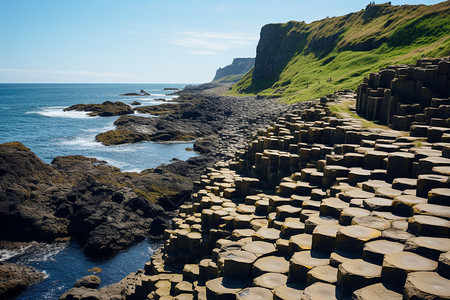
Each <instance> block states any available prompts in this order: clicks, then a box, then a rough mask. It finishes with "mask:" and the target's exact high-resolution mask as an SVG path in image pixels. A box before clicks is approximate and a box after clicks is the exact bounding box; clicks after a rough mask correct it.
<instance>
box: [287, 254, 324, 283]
mask: <svg viewBox="0 0 450 300" xmlns="http://www.w3.org/2000/svg"><path fill="white" fill-rule="evenodd" d="M329 262H330V259H329V257H328V255H327V254H325V253H321V252H317V251H301V252H296V253H294V255H293V256H292V258H291V260H290V261H289V280H290V281H292V282H299V283H306V274H307V273H308V271H309V270H311V269H312V268H314V267H317V266H325V265H328V264H329Z"/></svg>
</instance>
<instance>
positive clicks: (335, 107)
mask: <svg viewBox="0 0 450 300" xmlns="http://www.w3.org/2000/svg"><path fill="white" fill-rule="evenodd" d="M355 102H356V101H355V100H347V101H342V102H340V103H339V104H338V103H336V104H330V105H328V107H329V108H330V111H331V115H332V116H334V117H338V118H353V119H356V120H358V121H359V122H361V126H362V127H364V128H380V129H389V127H387V126H384V125H379V124H377V123H376V122H374V121H368V120H366V119H364V118H362V117H360V116H359V115H358V114H357V113H355V112H353V111H351V110H350V108H354V107H355V106H356V103H355Z"/></svg>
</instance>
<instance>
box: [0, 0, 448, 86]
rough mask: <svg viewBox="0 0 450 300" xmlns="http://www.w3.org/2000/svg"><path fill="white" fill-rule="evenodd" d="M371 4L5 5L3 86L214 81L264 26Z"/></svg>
mask: <svg viewBox="0 0 450 300" xmlns="http://www.w3.org/2000/svg"><path fill="white" fill-rule="evenodd" d="M369 2H370V1H361V0H349V1H336V0H315V1H311V0H308V1H303V0H297V1H294V0H280V1H273V0H272V1H269V0H258V1H257V0H245V1H244V0H239V1H237V0H227V1H212V0H209V1H206V0H164V1H156V0H128V1H125V0H121V1H119V0H0V43H1V44H0V82H3V83H6V82H44V83H53V82H54V83H59V82H69V83H71V82H83V83H84V82H86V83H96V82H98V83H103V82H105V83H116V82H137V83H141V82H142V83H202V82H208V81H210V80H211V79H212V78H213V77H214V74H215V71H216V69H217V68H219V67H223V66H225V65H227V64H229V63H231V61H232V59H233V58H235V57H254V56H255V53H256V45H257V43H258V38H259V32H260V29H261V27H262V26H263V25H264V24H267V23H284V22H287V21H290V20H298V21H306V22H308V23H309V22H312V21H315V20H318V19H322V18H325V17H327V16H329V17H333V16H340V15H344V14H347V13H350V12H354V11H359V10H361V9H363V8H364V7H365V6H366V5H367V4H368V3H369ZM383 2H386V1H376V3H383ZM391 2H392V4H396V5H400V4H420V3H426V4H435V3H438V2H441V1H425V0H423V1H416V0H410V1H400V0H399V1H391Z"/></svg>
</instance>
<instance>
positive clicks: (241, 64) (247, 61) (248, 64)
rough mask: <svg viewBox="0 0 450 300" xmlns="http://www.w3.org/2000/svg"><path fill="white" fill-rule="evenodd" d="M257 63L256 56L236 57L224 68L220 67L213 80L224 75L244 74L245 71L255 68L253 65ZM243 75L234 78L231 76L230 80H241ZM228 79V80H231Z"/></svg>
mask: <svg viewBox="0 0 450 300" xmlns="http://www.w3.org/2000/svg"><path fill="white" fill-rule="evenodd" d="M254 64H255V58H235V59H233V62H232V63H231V65H228V66H226V67H223V68H219V69H218V70H217V71H216V76H214V79H213V81H217V80H219V79H222V78H224V77H229V76H234V75H242V76H244V75H245V73H247V72H248V71H250V70H251V68H253V65H254ZM242 76H240V77H238V79H236V80H233V79H232V78H230V81H234V82H237V81H239V80H240V79H241V78H242ZM230 81H227V82H230Z"/></svg>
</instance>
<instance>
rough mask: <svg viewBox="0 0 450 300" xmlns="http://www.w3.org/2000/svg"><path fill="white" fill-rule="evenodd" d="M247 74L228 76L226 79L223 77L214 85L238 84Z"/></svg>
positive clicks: (215, 81)
mask: <svg viewBox="0 0 450 300" xmlns="http://www.w3.org/2000/svg"><path fill="white" fill-rule="evenodd" d="M244 75H245V74H236V75H228V76H225V77H222V78H220V79H217V80H214V81H213V82H214V83H230V82H233V83H234V82H238V81H239V80H241V79H242V77H244Z"/></svg>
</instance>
